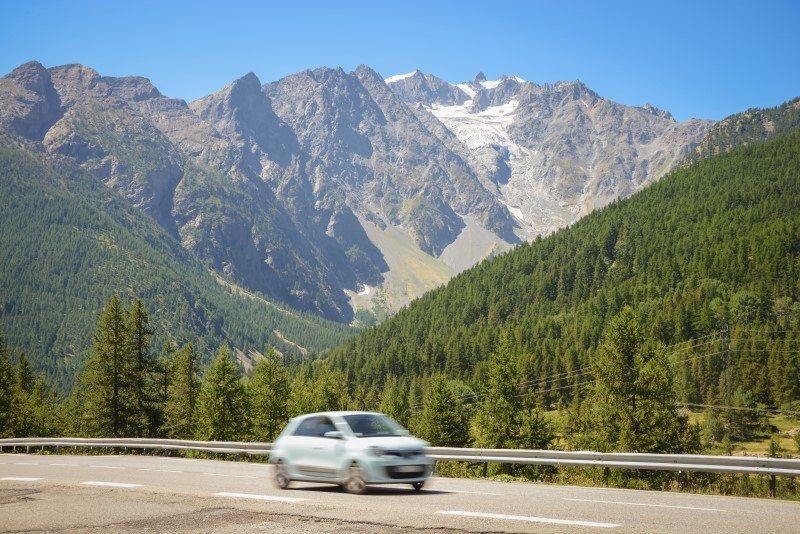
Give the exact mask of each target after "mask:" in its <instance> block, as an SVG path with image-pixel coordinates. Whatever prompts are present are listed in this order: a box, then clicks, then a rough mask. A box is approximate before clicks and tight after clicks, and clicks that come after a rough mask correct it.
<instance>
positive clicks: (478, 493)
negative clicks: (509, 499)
mask: <svg viewBox="0 0 800 534" xmlns="http://www.w3.org/2000/svg"><path fill="white" fill-rule="evenodd" d="M431 491H438V492H441V493H469V494H472V495H504V493H492V492H489V491H465V490H454V489H444V488H441V489H440V488H431Z"/></svg>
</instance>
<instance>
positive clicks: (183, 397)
mask: <svg viewBox="0 0 800 534" xmlns="http://www.w3.org/2000/svg"><path fill="white" fill-rule="evenodd" d="M197 360H198V357H197V354H196V353H195V352H194V349H193V347H192V344H191V343H188V344H186V345H184V346H183V347H182V348H181V349H180V350H178V351H177V352H175V356H174V358H173V361H172V363H171V365H170V368H169V384H168V386H167V401H166V404H165V406H164V425H163V427H162V433H164V434H165V435H167V436H168V437H170V438H183V439H186V438H190V437H192V436H194V435H195V434H196V413H195V412H196V407H197V397H198V394H199V391H200V379H199V377H198V363H197Z"/></svg>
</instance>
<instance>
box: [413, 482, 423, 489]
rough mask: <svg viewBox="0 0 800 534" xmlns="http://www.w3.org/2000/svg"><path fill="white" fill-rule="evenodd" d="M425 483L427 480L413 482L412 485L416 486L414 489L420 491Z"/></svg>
mask: <svg viewBox="0 0 800 534" xmlns="http://www.w3.org/2000/svg"><path fill="white" fill-rule="evenodd" d="M424 485H425V482H412V483H411V487H412V488H414V491H420V490H421V489H422V486H424Z"/></svg>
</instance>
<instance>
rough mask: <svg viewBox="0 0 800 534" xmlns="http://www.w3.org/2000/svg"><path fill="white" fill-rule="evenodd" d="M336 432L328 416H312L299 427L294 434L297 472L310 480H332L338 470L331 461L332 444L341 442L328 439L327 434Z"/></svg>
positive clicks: (294, 461)
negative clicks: (332, 431) (331, 431)
mask: <svg viewBox="0 0 800 534" xmlns="http://www.w3.org/2000/svg"><path fill="white" fill-rule="evenodd" d="M329 430H336V428H335V427H334V426H333V422H332V421H331V419H330V418H329V417H326V416H311V417H308V418H306V419H304V420H303V421H301V422H300V424H299V425H298V426H297V429H296V430H295V432H294V436H293V441H294V451H295V454H294V460H293V462H292V463H293V464H294V466H295V469H296V470H297V472H298V473H299V474H301V475H303V476H307V477H310V478H319V479H325V478H331V477H334V476H335V475H336V469H335V466H334V464H333V462H332V461H331V459H330V456H331V452H332V451H331V448H332V442H338V441H340V440H337V439H331V438H326V437H324V436H325V432H328V431H329Z"/></svg>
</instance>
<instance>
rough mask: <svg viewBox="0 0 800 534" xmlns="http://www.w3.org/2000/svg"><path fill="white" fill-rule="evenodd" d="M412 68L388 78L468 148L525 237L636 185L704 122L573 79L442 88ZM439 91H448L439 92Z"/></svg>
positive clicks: (700, 132) (682, 151)
mask: <svg viewBox="0 0 800 534" xmlns="http://www.w3.org/2000/svg"><path fill="white" fill-rule="evenodd" d="M432 79H434V77H432V76H431V75H427V74H425V75H424V74H422V73H420V72H419V71H416V72H415V73H414V74H413V75H411V76H408V77H404V78H401V79H394V80H393V79H392V78H388V79H387V80H388V84H389V86H390V87H392V89H394V90H396V91H397V93H398V95H401V96H402V97H403V98H404V99H405V100H406V101H407V102H409V103H410V104H412V105H416V106H418V107H419V108H421V109H422V110H424V111H426V112H427V113H430V114H431V115H433V116H434V117H436V118H437V119H438V120H439V121H441V122H442V124H443V125H444V126H445V127H446V128H447V129H448V130H449V131H450V132H451V133H452V134H454V135H455V136H456V137H457V138H458V140H459V141H460V142H461V144H462V145H463V146H464V147H465V148H466V149H467V151H468V152H469V155H468V156H467V157H468V158H469V160H470V162H471V164H472V165H473V167H474V168H475V169H476V172H477V173H478V174H479V175H480V176H482V177H484V178H485V179H486V180H488V181H489V182H491V183H493V184H494V187H493V188H492V187H490V188H489V189H490V190H492V191H493V193H494V194H495V195H496V196H497V198H498V199H499V200H500V202H502V203H503V204H505V205H506V206H507V207H508V209H509V210H510V211H511V213H512V214H513V215H514V216H515V218H516V220H517V222H518V223H519V230H518V232H517V233H518V235H519V236H520V237H522V238H524V239H530V238H532V237H534V236H536V235H539V234H547V233H550V232H552V231H553V230H555V229H557V228H560V227H563V226H565V225H568V224H570V223H572V222H574V221H575V220H577V219H578V218H579V217H581V216H583V215H585V214H586V213H588V212H590V211H591V210H593V209H595V208H598V207H601V206H604V205H605V204H607V203H609V202H611V201H612V200H614V199H616V198H621V197H625V196H628V195H630V194H631V193H634V192H636V191H638V190H639V189H641V188H642V187H644V186H645V185H647V184H648V183H650V182H652V181H654V180H657V179H658V178H660V177H661V176H663V175H664V174H665V173H666V172H667V171H669V170H670V169H671V168H672V167H674V166H675V165H676V164H677V163H678V162H680V161H681V160H682V159H683V158H684V157H685V155H686V154H687V153H688V152H689V151H690V150H691V149H692V148H693V147H694V146H696V145H697V144H698V143H699V142H700V141H701V140H702V138H703V137H704V135H705V133H706V132H707V130H708V128H709V127H710V126H711V124H712V123H711V122H710V121H702V120H690V121H687V122H685V123H677V122H676V121H675V120H674V119H673V118H672V116H671V115H670V114H669V113H667V112H665V111H662V110H659V109H657V108H655V107H653V106H650V105H646V106H644V107H632V106H624V105H621V104H618V103H616V102H612V101H610V100H606V99H603V98H602V97H600V96H599V95H597V94H596V93H595V92H594V91H592V90H590V89H589V88H587V87H586V86H585V85H584V84H582V83H580V82H561V83H557V84H554V85H550V84H547V85H537V84H534V83H531V82H527V81H525V80H522V79H520V78H518V77H506V76H504V77H502V78H500V79H499V80H493V81H489V80H486V78H485V76H483V75H482V74H481V75H479V76H477V77H476V78H475V79H474V80H472V81H471V82H467V83H463V84H457V85H452V86H451V88H452V89H453V90H457V91H459V94H464V95H466V98H465V99H463V100H462V99H459V98H456V99H454V98H452V97H450V96H449V94H447V93H444V92H442V91H439V92H438V93H432V92H431V91H426V90H424V89H422V88H423V87H427V86H438V85H441V83H444V82H443V81H441V80H439V81H437V82H432ZM436 94H443V95H445V96H444V98H441V99H437V98H436V97H435V95H436Z"/></svg>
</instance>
